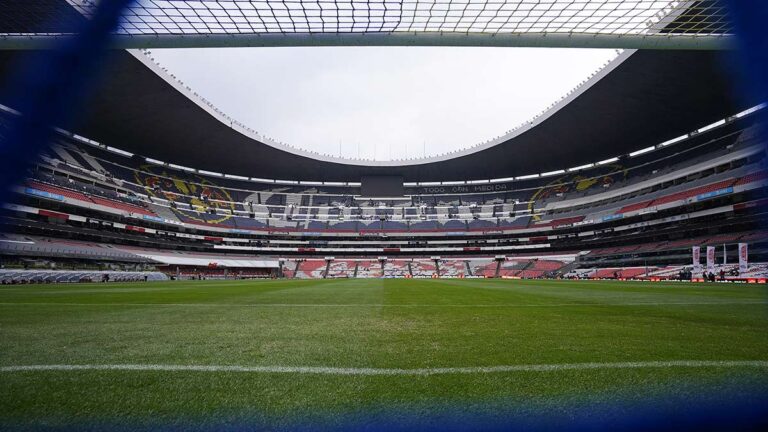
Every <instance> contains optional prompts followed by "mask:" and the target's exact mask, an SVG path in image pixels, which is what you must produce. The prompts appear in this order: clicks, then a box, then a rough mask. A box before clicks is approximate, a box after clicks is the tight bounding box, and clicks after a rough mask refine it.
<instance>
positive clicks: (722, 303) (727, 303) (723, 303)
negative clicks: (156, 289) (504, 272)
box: [0, 301, 768, 308]
mask: <svg viewBox="0 0 768 432" xmlns="http://www.w3.org/2000/svg"><path fill="white" fill-rule="evenodd" d="M12 305H13V306H120V307H125V306H127V307H131V306H134V307H140V306H161V307H162V306H168V307H185V306H191V307H211V306H213V307H288V308H290V307H310V308H315V307H317V308H323V307H376V308H378V307H385V308H419V307H425V308H440V307H446V308H549V307H579V306H582V307H600V306H731V305H768V301H709V302H624V303H607V302H604V303H549V304H547V303H541V304H538V303H537V304H525V303H521V304H518V303H507V304H504V303H501V304H441V303H430V304H426V303H411V304H407V303H402V304H385V303H101V302H94V303H65V302H61V303H58V302H0V306H12Z"/></svg>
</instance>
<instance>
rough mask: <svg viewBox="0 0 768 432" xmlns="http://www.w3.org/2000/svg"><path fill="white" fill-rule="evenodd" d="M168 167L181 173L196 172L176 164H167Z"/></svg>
mask: <svg viewBox="0 0 768 432" xmlns="http://www.w3.org/2000/svg"><path fill="white" fill-rule="evenodd" d="M168 166H169V167H171V168H175V169H178V170H182V171H189V172H197V170H196V169H194V168H190V167H186V166H183V165H176V164H172V163H169V164H168Z"/></svg>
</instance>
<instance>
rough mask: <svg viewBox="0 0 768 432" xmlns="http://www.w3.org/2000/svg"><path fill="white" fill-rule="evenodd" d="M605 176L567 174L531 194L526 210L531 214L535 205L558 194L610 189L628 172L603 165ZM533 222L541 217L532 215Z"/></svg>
mask: <svg viewBox="0 0 768 432" xmlns="http://www.w3.org/2000/svg"><path fill="white" fill-rule="evenodd" d="M601 168H603V169H604V172H605V174H599V175H595V176H592V177H585V176H583V175H581V174H569V175H565V176H563V177H560V178H558V179H556V180H553V181H551V182H549V183H547V184H546V185H545V186H542V187H541V188H539V189H538V190H536V192H534V193H533V195H532V196H531V199H530V200H529V202H528V210H529V211H530V212H531V213H532V214H533V210H534V208H535V207H536V204H537V203H538V202H540V201H542V200H546V199H549V198H552V197H555V196H558V195H560V194H566V193H572V192H586V191H587V190H589V189H591V188H593V187H610V186H612V185H613V184H614V183H616V182H619V181H622V180H624V179H626V178H627V174H628V170H627V169H626V168H624V167H623V166H621V165H605V166H604V167H601ZM533 220H534V221H538V220H541V216H539V215H535V214H534V215H533Z"/></svg>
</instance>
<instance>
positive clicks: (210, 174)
mask: <svg viewBox="0 0 768 432" xmlns="http://www.w3.org/2000/svg"><path fill="white" fill-rule="evenodd" d="M197 172H199V173H200V174H203V175H208V176H213V177H224V174H222V173H219V172H215V171H206V170H197Z"/></svg>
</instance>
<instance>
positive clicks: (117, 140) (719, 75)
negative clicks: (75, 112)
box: [0, 0, 762, 181]
mask: <svg viewBox="0 0 768 432" xmlns="http://www.w3.org/2000/svg"><path fill="white" fill-rule="evenodd" d="M9 2H10V3H9V4H8V5H9V8H7V9H3V10H1V11H0V30H2V31H7V30H5V29H7V28H12V27H8V26H11V24H13V25H15V27H13V28H14V29H15V30H16V31H18V32H38V33H39V32H41V31H49V30H51V27H50V23H51V22H54V23H58V25H60V26H61V27H63V28H66V27H67V26H69V25H70V23H64V22H60V20H59V18H60V17H62V16H68V17H69V19H70V20H71V21H72V22H73V23H74V22H76V21H78V20H81V19H82V18H81V17H79V16H78V14H72V9H71V8H70V7H69V6H67V5H64V6H62V1H61V0H40V1H39V2H36V5H37V7H39V9H38V10H37V12H40V11H49V12H50V11H53V12H51V13H52V14H53V16H54V17H55V18H56V19H55V20H53V21H51V20H49V19H43V18H40V19H38V20H37V21H35V22H32V21H31V20H29V19H28V18H25V16H19V15H16V16H13V11H14V10H17V11H19V10H24V4H26V5H27V6H29V4H28V3H26V2H25V1H24V0H9ZM547 2H549V3H553V1H549V0H542V1H537V2H536V3H537V4H538V3H547ZM140 3H146V2H140ZM150 3H153V4H160V3H163V4H165V3H169V2H150ZM173 3H174V4H180V3H181V2H173ZM187 3H193V2H187ZM198 3H199V2H198ZM208 3H210V2H207V3H206V4H208ZM218 3H229V2H218ZM253 3H257V2H253ZM510 3H513V2H510ZM517 3H526V0H523V1H520V2H517ZM574 3H579V1H578V0H576V1H575V2H574ZM582 3H583V2H582ZM601 3H612V4H614V6H617V7H618V6H620V5H621V4H625V3H627V2H624V1H618V0H615V1H614V0H604V1H602V2H601ZM634 3H638V2H634ZM641 3H642V2H641ZM644 3H649V2H644ZM650 3H654V2H650ZM676 3H679V4H683V3H684V4H685V5H686V7H688V9H690V8H696V7H700V6H702V5H706V6H707V7H710V8H711V7H714V6H713V5H714V3H713V2H708V1H702V2H682V3H680V2H676ZM436 4H437V3H436ZM468 4H469V3H468ZM14 5H15V6H14ZM54 7H55V8H58V9H55V10H54V9H51V8H54ZM67 8H69V9H67ZM468 8H469V6H468ZM688 9H686V10H688ZM695 10H698V9H695ZM718 10H719V9H718ZM37 12H36V14H37ZM677 12H678V15H677V16H675V17H674V18H672V17H671V16H669V15H668V16H667V17H666V19H667V21H664V20H662V21H660V22H659V23H661V24H664V25H665V26H666V28H671V29H677V31H682V29H684V28H685V26H683V25H682V24H679V23H680V20H681V19H683V18H681V17H688V15H689V14H688V13H685V11H684V10H677ZM710 12H712V11H710ZM36 14H31V15H33V16H37V15H36ZM40 14H42V12H40ZM27 15H30V14H27ZM706 16H715V17H716V16H717V15H716V14H714V12H713V14H709V15H706ZM686 19H688V18H686ZM699 19H700V22H699V24H689V25H690V26H692V27H691V28H693V29H697V30H692V31H695V32H698V31H699V30H698V29H702V28H704V27H702V26H703V25H704V24H701V23H702V22H708V21H707V20H703V21H701V20H702V18H701V17H699ZM691 22H693V21H691ZM43 23H45V24H43ZM657 24H658V23H657ZM661 24H658V25H661ZM72 25H74V24H72ZM14 56H15V55H14V52H12V51H0V67H2V68H4V69H7V66H8V64H9V63H10V62H11V60H12V58H13V57H14ZM718 56H719V54H718V53H716V52H712V51H682V50H664V51H661V50H642V51H637V52H635V51H626V52H625V53H624V54H622V55H621V56H620V57H619V58H618V59H617V60H615V61H614V62H612V63H611V64H610V65H609V66H608V67H607V68H605V69H604V70H603V71H602V72H601V73H599V74H597V75H596V76H594V77H592V78H591V79H590V80H589V81H588V82H587V83H586V84H584V85H582V86H581V87H579V88H578V89H577V90H576V91H574V92H573V93H571V94H570V95H569V96H568V97H567V98H565V99H564V100H562V101H561V102H559V103H558V104H557V105H556V106H554V107H553V108H552V109H550V110H549V111H547V112H546V113H545V114H544V115H541V116H539V117H538V118H536V119H535V120H534V121H533V122H531V124H529V125H528V126H526V127H524V128H519V129H517V130H515V131H513V132H512V133H510V134H509V135H507V136H505V137H503V138H501V139H498V140H495V141H492V142H488V143H485V144H483V145H480V146H476V147H473V148H470V149H467V150H464V151H461V152H456V153H453V154H449V155H444V156H439V157H432V158H425V159H420V160H408V161H390V162H373V161H351V160H347V159H339V158H334V157H330V156H321V155H317V154H314V153H309V152H305V151H302V150H298V149H294V148H291V147H288V146H285V145H282V144H279V143H275V142H273V141H271V140H269V139H267V138H265V137H263V136H261V135H259V134H257V133H255V132H253V131H251V130H249V129H247V128H245V127H242V126H241V125H239V124H237V123H235V122H234V121H233V120H232V119H230V118H228V117H226V116H225V115H223V114H222V113H220V112H218V111H217V110H215V109H214V108H213V107H211V106H210V105H207V104H206V103H205V102H204V101H203V100H202V99H200V98H199V97H197V96H196V95H195V94H194V93H192V91H191V90H190V89H187V88H185V87H184V86H182V85H181V84H180V83H178V82H177V81H176V80H175V79H173V78H172V77H171V76H169V75H168V74H166V73H164V72H163V71H161V70H160V69H159V67H158V66H157V65H155V64H154V63H152V62H151V61H150V59H149V58H148V57H147V56H146V55H144V54H142V53H140V52H138V51H133V52H126V51H114V52H113V53H112V60H111V62H110V63H109V65H108V67H107V68H106V71H105V73H104V79H103V80H102V81H101V82H100V83H99V86H98V88H96V89H94V91H93V92H92V93H93V97H92V98H91V100H90V101H89V103H88V104H87V105H86V106H87V110H86V112H85V113H83V115H82V116H81V121H80V123H79V124H77V125H75V126H74V127H73V128H72V130H73V132H75V133H78V134H80V135H83V136H85V137H88V138H91V139H94V140H97V141H100V142H102V143H105V144H108V145H110V146H114V147H117V148H121V149H124V150H127V151H130V152H132V153H136V154H140V155H144V156H147V157H151V158H153V159H157V160H161V161H166V162H170V163H174V164H178V165H183V166H188V167H193V168H198V169H204V170H208V171H214V172H221V173H227V174H234V175H242V176H248V177H259V178H273V179H287V180H309V181H356V180H358V179H359V178H361V177H362V176H365V175H382V174H386V175H402V176H403V177H404V178H405V180H406V181H442V180H470V179H488V178H507V177H516V176H521V175H527V174H533V173H540V172H548V171H555V170H559V169H565V168H569V167H574V166H580V165H583V164H588V163H592V162H596V161H599V160H603V159H607V158H611V157H614V156H618V155H622V154H626V153H630V152H632V151H635V150H639V149H642V148H645V147H647V146H649V145H653V144H657V143H661V142H663V141H666V140H669V139H671V138H675V137H678V136H680V135H683V134H685V133H687V132H689V131H691V130H694V129H697V128H698V127H701V126H703V125H706V124H709V123H711V122H714V121H717V120H720V119H722V118H725V117H727V116H729V115H731V114H733V113H736V112H739V111H741V110H743V109H745V108H747V107H749V106H752V105H755V104H757V103H759V102H762V101H747V100H738V101H737V100H735V99H734V98H733V97H731V96H730V95H732V94H733V91H732V89H730V88H729V86H728V84H727V81H728V80H727V78H726V76H725V73H724V71H723V70H722V68H721V64H720V61H719V59H718ZM1 99H2V95H0V102H2V100H1ZM510 103H514V101H510Z"/></svg>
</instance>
